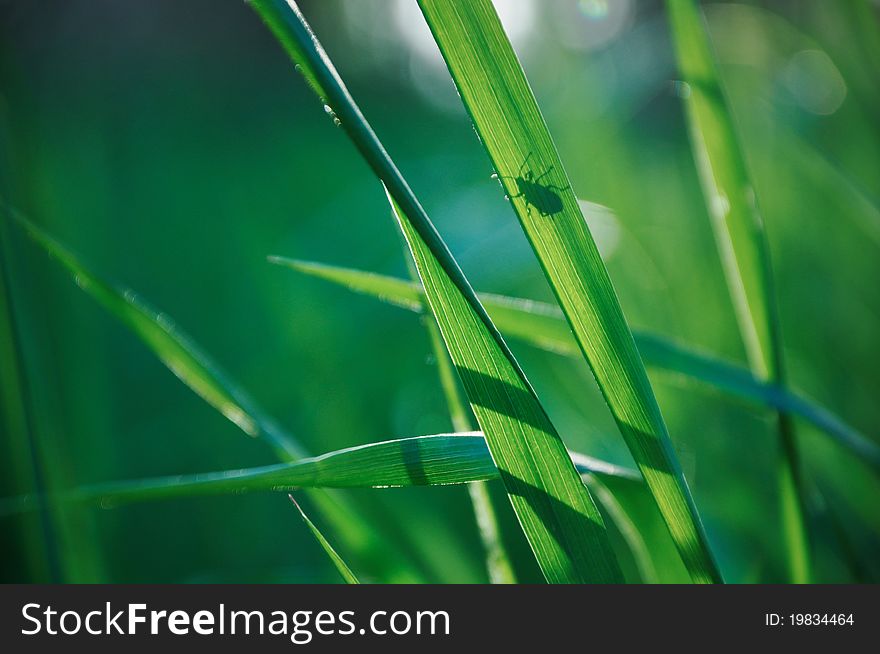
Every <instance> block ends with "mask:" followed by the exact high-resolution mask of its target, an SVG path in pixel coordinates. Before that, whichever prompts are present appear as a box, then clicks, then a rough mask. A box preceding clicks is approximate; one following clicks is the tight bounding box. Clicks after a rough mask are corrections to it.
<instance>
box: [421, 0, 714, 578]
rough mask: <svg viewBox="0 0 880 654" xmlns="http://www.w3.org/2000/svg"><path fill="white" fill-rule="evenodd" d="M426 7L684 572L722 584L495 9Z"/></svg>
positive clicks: (430, 3) (483, 3)
mask: <svg viewBox="0 0 880 654" xmlns="http://www.w3.org/2000/svg"><path fill="white" fill-rule="evenodd" d="M419 4H420V6H421V8H422V12H423V13H424V15H425V18H426V19H427V21H428V25H429V26H430V27H431V31H432V32H433V34H434V38H435V40H436V41H437V44H438V45H439V46H440V51H441V52H442V53H443V56H444V58H445V60H446V63H447V65H448V67H449V70H450V72H451V73H452V77H453V79H454V80H455V84H456V86H457V87H458V90H459V94H460V95H461V97H462V100H463V101H464V104H465V107H466V108H467V110H468V112H469V113H470V115H471V118H472V120H473V122H474V125H475V127H476V129H477V132H478V133H479V135H480V138H481V140H482V142H483V145H484V146H485V148H486V151H487V152H488V154H489V157H490V158H491V160H492V163H493V164H494V166H495V170H496V171H497V173H498V176H499V179H500V180H501V183H502V185H503V187H504V189H505V191H506V193H507V195H508V197H509V198H510V200H511V203H512V204H513V207H514V209H515V211H516V213H517V216H518V217H519V219H520V223H521V224H522V227H523V229H524V231H525V233H526V235H527V236H528V239H529V241H530V242H531V244H532V247H533V248H534V250H535V253H536V255H537V257H538V260H539V262H540V263H541V266H542V268H543V269H544V272H545V274H546V276H547V278H548V280H549V282H550V285H551V287H552V288H553V291H554V293H555V295H556V297H557V299H558V300H559V304H560V306H561V308H562V310H563V312H564V313H565V316H566V318H567V319H568V322H569V324H570V325H571V326H572V331H573V332H574V334H575V337H576V339H577V341H578V344H579V345H580V347H581V349H582V350H583V353H584V356H585V357H586V359H587V361H588V362H589V364H590V367H591V368H592V370H593V373H594V374H595V376H596V379H597V381H598V383H599V387H600V388H601V389H602V392H603V394H604V395H605V398H606V401H607V402H608V405H609V407H610V409H611V412H612V414H613V415H614V418H615V420H616V421H617V424H618V426H619V428H620V431H621V433H622V435H623V437H624V440H625V441H626V443H627V445H628V446H629V448H630V451H631V452H632V454H633V458H634V459H635V461H636V463H637V464H638V465H639V468H640V469H641V471H642V474H643V475H644V476H645V480H646V481H647V483H648V486H649V488H650V489H651V492H652V493H653V494H654V497H655V498H656V500H657V504H658V506H659V507H660V510H661V512H662V513H663V515H664V517H665V519H666V522H667V525H668V526H669V530H670V533H671V534H672V536H673V539H674V540H675V542H676V544H677V546H678V548H679V552H680V553H681V556H682V559H683V560H684V562H685V565H686V566H687V567H688V570H689V571H690V572H691V575H692V578H693V579H694V581H697V582H707V583H711V582H719V581H721V574H720V572H719V570H718V567H717V565H716V563H715V560H714V558H713V556H712V552H711V550H710V547H709V542H708V539H707V537H706V534H705V531H704V529H703V526H702V523H701V521H700V517H699V515H698V513H697V509H696V506H695V505H694V502H693V499H692V497H691V494H690V490H689V489H688V486H687V482H686V481H685V478H684V475H683V474H682V472H681V466H680V465H679V462H678V459H677V457H676V455H675V452H674V450H673V448H672V443H671V441H670V439H669V435H668V433H667V431H666V426H665V424H664V422H663V418H662V416H661V414H660V409H659V407H658V406H657V402H656V399H655V398H654V393H653V391H652V389H651V385H650V383H649V381H648V376H647V373H646V371H645V368H644V365H643V364H642V361H641V358H640V357H639V353H638V350H637V349H636V346H635V343H634V341H633V337H632V334H631V333H630V331H629V327H628V326H627V323H626V320H625V319H624V316H623V312H622V311H621V308H620V304H619V303H618V301H617V297H616V294H615V292H614V288H613V287H612V285H611V280H610V278H609V277H608V272H607V270H606V269H605V265H604V264H603V262H602V259H601V257H600V256H599V251H598V249H597V248H596V244H595V242H594V241H593V239H592V237H591V235H590V233H589V230H588V229H587V225H586V222H585V219H584V216H583V213H582V211H581V208H580V206H579V205H578V202H577V198H576V197H575V194H574V192H573V191H572V189H571V184H570V182H569V180H568V177H567V175H566V173H565V170H564V168H563V166H562V162H561V160H560V158H559V154H558V152H557V151H556V147H555V145H554V144H553V141H552V139H551V137H550V134H549V132H548V130H547V126H546V124H545V122H544V118H543V116H542V115H541V112H540V110H539V109H538V104H537V102H536V101H535V97H534V95H533V94H532V90H531V88H530V87H529V84H528V82H527V81H526V78H525V75H524V73H523V71H522V68H521V66H520V64H519V61H518V60H517V58H516V55H515V54H514V52H513V48H512V47H511V45H510V42H509V41H508V39H507V36H506V35H505V33H504V30H503V28H502V27H501V23H500V21H499V20H498V16H497V14H496V13H495V9H494V8H493V7H492V3H491V2H490V1H489V0H470V1H469V2H455V1H453V0H419Z"/></svg>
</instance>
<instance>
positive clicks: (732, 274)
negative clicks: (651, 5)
mask: <svg viewBox="0 0 880 654" xmlns="http://www.w3.org/2000/svg"><path fill="white" fill-rule="evenodd" d="M667 6H668V8H669V18H670V23H671V25H672V34H673V42H674V45H675V51H676V55H677V57H678V64H679V68H680V72H681V75H682V78H683V81H684V82H685V83H686V86H685V87H684V89H685V90H684V92H683V95H684V96H685V103H686V107H687V117H688V127H689V132H690V138H691V145H692V148H693V151H694V158H695V160H696V162H697V168H698V172H699V174H700V181H701V183H702V187H703V195H704V198H705V201H706V205H707V208H708V210H709V214H710V216H711V219H712V220H711V223H712V229H713V232H714V234H715V241H716V243H717V245H718V251H719V253H720V255H721V262H722V265H723V269H724V275H725V278H726V280H727V286H728V289H729V291H730V295H731V298H732V300H733V306H734V310H735V313H736V317H737V321H738V323H739V330H740V334H741V335H742V340H743V343H744V345H745V349H746V354H747V356H748V360H749V365H750V367H751V369H752V371H753V372H754V374H755V376H756V377H758V378H759V379H766V380H768V381H770V382H772V383H775V384H778V385H780V386H785V383H786V380H785V366H784V361H783V356H782V343H781V330H780V327H779V316H778V311H777V308H776V300H775V298H774V290H773V276H772V267H771V264H770V253H769V248H768V245H767V239H766V235H765V233H764V224H763V219H762V217H761V214H760V213H759V211H758V205H757V200H756V197H755V190H754V187H753V186H752V183H751V180H750V179H749V174H748V170H747V166H746V162H745V157H744V155H743V153H742V149H741V147H740V143H739V140H738V138H737V134H736V128H735V126H734V122H733V117H732V116H731V113H730V109H729V107H728V104H727V102H726V100H725V97H724V90H723V88H722V85H721V79H720V76H719V74H718V68H717V64H716V61H715V54H714V52H713V51H712V47H711V44H710V43H709V36H708V33H707V30H706V27H705V24H704V22H703V20H702V16H701V15H700V11H699V8H698V7H697V4H696V2H695V1H694V0H668V2H667ZM778 425H779V443H780V452H779V456H778V460H777V477H778V488H779V496H780V502H781V507H780V508H781V515H782V532H783V536H784V539H785V543H786V549H787V550H788V557H787V560H788V564H789V572H790V576H791V580H792V581H794V582H796V583H806V582H809V580H810V560H809V541H808V535H807V528H806V524H805V518H804V514H805V509H804V504H805V503H804V489H803V486H802V482H801V479H800V466H799V462H798V458H799V457H798V452H797V442H796V440H795V433H794V423H793V421H792V420H791V416H789V415H788V414H786V413H782V412H780V413H779V415H778Z"/></svg>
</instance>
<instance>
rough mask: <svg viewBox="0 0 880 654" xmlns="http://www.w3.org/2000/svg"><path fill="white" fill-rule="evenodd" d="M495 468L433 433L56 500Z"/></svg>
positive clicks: (422, 480) (629, 474) (462, 438)
mask: <svg viewBox="0 0 880 654" xmlns="http://www.w3.org/2000/svg"><path fill="white" fill-rule="evenodd" d="M571 457H572V460H573V461H574V465H575V468H576V469H577V471H578V474H579V475H581V476H586V475H589V476H592V477H594V478H596V479H598V480H600V481H602V482H603V483H605V484H607V485H609V486H613V487H614V491H615V492H620V491H621V490H622V489H624V490H625V489H629V488H637V487H639V486H641V485H642V484H643V480H642V478H641V475H640V474H639V473H638V472H637V471H636V470H632V469H630V468H625V467H622V466H617V465H614V464H611V463H608V462H606V461H602V460H600V459H594V458H593V457H590V456H587V455H585V454H580V453H577V452H572V453H571ZM498 478H499V473H498V468H497V467H496V466H495V463H494V462H493V460H492V456H491V454H489V448H488V446H487V445H486V439H485V438H483V434H482V433H480V432H470V433H463V434H436V435H432V436H416V437H413V438H400V439H395V440H390V441H382V442H379V443H368V444H367V445H357V446H355V447H348V448H345V449H341V450H335V451H333V452H328V453H326V454H322V455H321V456H316V457H311V458H307V459H300V460H299V461H295V462H292V463H276V464H274V465H268V466H260V467H257V468H245V469H240V470H224V471H222V472H208V473H197V474H191V475H173V476H168V477H155V478H151V479H138V480H133V481H121V482H109V483H104V484H96V485H92V486H84V487H81V488H78V489H76V490H73V491H71V492H70V493H66V494H63V495H55V496H53V499H54V500H57V501H72V502H84V503H94V504H97V505H99V506H101V507H103V508H110V507H114V506H120V505H122V504H127V503H130V502H145V501H153V500H162V499H177V498H186V497H195V496H199V495H224V494H231V495H241V494H244V493H253V492H265V491H278V492H281V491H283V492H289V491H292V490H295V489H297V488H405V487H409V486H444V485H449V484H466V483H471V482H475V481H487V480H490V479H498ZM0 506H2V509H0V514H4V515H8V514H12V513H17V512H20V511H25V510H32V509H34V508H36V507H37V506H38V504H37V498H35V497H34V496H23V497H17V498H6V499H4V500H3V501H2V504H0Z"/></svg>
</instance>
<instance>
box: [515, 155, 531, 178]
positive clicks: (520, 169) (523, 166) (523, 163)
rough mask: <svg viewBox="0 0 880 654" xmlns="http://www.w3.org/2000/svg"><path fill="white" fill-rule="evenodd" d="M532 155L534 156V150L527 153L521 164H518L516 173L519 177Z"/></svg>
mask: <svg viewBox="0 0 880 654" xmlns="http://www.w3.org/2000/svg"><path fill="white" fill-rule="evenodd" d="M533 154H535V151H534V150H532V151H531V152H529V153H528V154H527V155H526V158H525V159H523V162H522V164H520V167H519V173H517V174H518V175H519V176H520V177H522V173H523V168H525V167H526V164H527V163H529V158H530V157H531V156H532V155H533Z"/></svg>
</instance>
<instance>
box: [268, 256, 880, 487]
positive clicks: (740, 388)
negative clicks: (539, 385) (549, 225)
mask: <svg viewBox="0 0 880 654" xmlns="http://www.w3.org/2000/svg"><path fill="white" fill-rule="evenodd" d="M269 260H270V261H272V262H273V263H276V264H279V265H282V266H285V267H288V268H291V269H293V270H296V271H298V272H302V273H304V274H307V275H311V276H314V277H318V278H320V279H324V280H326V281H329V282H332V283H334V284H338V285H340V286H343V287H345V288H347V289H349V290H352V291H354V292H356V293H362V294H365V295H369V296H371V297H375V298H378V299H380V300H382V301H383V302H387V303H389V304H392V305H395V306H399V307H402V308H404V309H408V310H410V311H415V312H420V311H422V310H423V302H424V291H423V289H422V287H421V286H420V285H419V284H414V283H412V282H409V281H406V280H403V279H397V278H394V277H387V276H384V275H377V274H376V273H371V272H365V271H361V270H352V269H350V268H341V267H336V266H328V265H325V264H320V263H312V262H308V261H299V260H296V259H287V258H285V257H278V256H272V257H269ZM479 298H480V302H482V304H483V306H484V307H485V308H486V311H487V312H488V313H489V315H490V317H491V318H492V321H493V322H494V323H495V325H496V326H497V327H498V329H500V330H501V332H502V333H504V334H505V335H506V336H510V337H513V338H517V339H520V340H523V341H524V342H526V343H529V344H530V345H533V346H535V347H539V348H542V349H545V350H547V351H549V352H556V353H558V354H563V355H567V356H575V357H580V356H581V352H580V349H579V348H578V346H577V343H576V342H575V340H574V337H573V336H572V334H571V330H570V329H569V326H568V323H567V322H566V321H565V316H564V315H563V314H562V312H561V311H560V310H559V308H558V307H556V306H553V305H550V304H546V303H544V302H537V301H534V300H525V299H521V298H511V297H506V296H503V295H493V294H489V293H480V294H479ZM633 338H634V339H635V342H636V345H637V347H638V349H639V353H640V354H641V356H642V359H643V360H644V362H645V364H646V365H647V366H648V367H649V368H654V369H657V370H661V371H664V372H668V373H671V374H674V375H678V376H682V377H685V378H688V379H691V380H694V381H696V382H699V383H702V384H705V385H707V386H709V387H711V388H714V389H717V390H719V391H722V392H724V393H727V394H730V395H733V396H736V397H739V398H742V399H746V400H751V401H754V402H757V403H760V404H763V405H766V406H768V407H773V408H775V409H778V410H780V411H785V412H787V413H791V414H792V415H796V416H799V417H801V418H803V419H804V420H806V421H808V422H810V423H812V424H813V425H815V426H816V427H817V428H819V429H820V430H822V431H823V432H825V433H827V434H828V435H829V436H831V437H832V438H833V439H834V440H835V441H837V442H838V443H839V444H840V445H841V446H842V447H844V448H846V449H847V450H849V451H850V452H851V453H852V454H853V455H855V456H856V457H857V458H858V459H859V460H860V461H863V462H864V463H866V464H868V465H870V466H872V467H873V468H875V469H877V470H880V445H877V444H876V443H874V442H872V441H871V440H870V439H868V438H867V437H866V436H865V435H864V434H862V433H861V432H859V431H858V430H857V429H855V428H854V427H852V426H850V425H849V424H847V423H846V422H844V421H843V420H842V419H841V418H840V417H839V416H837V415H835V414H834V413H832V412H831V411H829V410H828V409H826V408H825V407H823V406H821V405H819V404H817V403H816V402H815V401H813V400H811V399H808V398H805V397H803V396H801V395H798V394H797V393H794V392H793V391H791V390H788V389H786V388H783V387H781V386H779V385H777V384H772V383H770V382H766V381H763V380H761V379H758V378H757V377H755V376H754V375H753V374H752V373H751V372H750V371H749V370H747V369H745V368H743V367H742V366H739V365H736V364H733V363H730V362H728V361H724V360H722V359H719V358H717V357H713V356H712V355H709V354H704V353H702V352H700V351H698V350H694V349H692V348H689V347H686V346H684V345H681V344H679V343H676V342H675V341H673V340H671V339H668V338H665V337H663V336H659V335H657V334H652V333H650V332H644V331H638V330H635V331H633Z"/></svg>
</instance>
